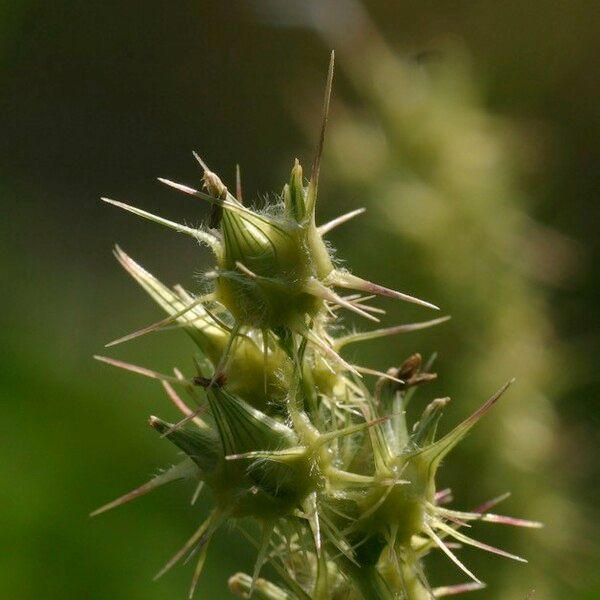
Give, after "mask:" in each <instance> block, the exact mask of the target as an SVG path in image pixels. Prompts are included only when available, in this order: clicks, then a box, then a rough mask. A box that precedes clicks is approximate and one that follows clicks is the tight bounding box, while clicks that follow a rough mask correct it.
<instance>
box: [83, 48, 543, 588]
mask: <svg viewBox="0 0 600 600" xmlns="http://www.w3.org/2000/svg"><path fill="white" fill-rule="evenodd" d="M332 77H333V56H332V61H331V64H330V69H329V75H328V80H327V88H326V94H325V106H324V111H323V123H322V128H321V136H320V140H319V144H318V148H317V152H316V157H315V160H314V162H313V165H312V169H311V173H310V178H309V179H308V181H306V180H305V178H304V176H303V171H302V167H301V166H300V164H299V162H298V161H296V162H295V164H294V166H293V168H292V171H291V176H290V178H289V181H288V183H286V184H285V186H284V187H283V191H282V192H281V194H280V195H279V196H278V198H277V200H276V201H275V202H272V203H271V204H270V205H269V206H268V207H266V208H264V209H262V210H260V211H259V210H255V209H252V208H250V207H248V206H246V205H244V203H243V201H242V191H241V184H240V181H239V172H238V178H237V185H236V192H235V195H234V194H232V193H231V192H230V191H229V190H228V189H227V187H226V186H225V185H224V184H223V183H222V181H221V180H220V179H219V177H218V176H217V175H216V174H215V173H213V172H212V171H210V170H209V168H208V167H207V166H206V165H205V164H204V163H203V162H202V161H201V160H200V159H199V157H197V158H198V160H199V162H200V164H201V165H202V168H203V171H204V174H203V190H196V189H193V188H190V187H188V186H184V185H181V184H176V183H173V182H171V181H168V180H162V181H163V182H164V183H166V184H167V185H170V186H172V187H174V188H176V189H178V190H180V191H182V192H184V193H187V194H190V195H192V196H196V197H198V198H201V199H203V200H206V201H208V203H210V206H211V213H210V219H209V223H208V224H207V226H206V227H202V228H193V227H187V226H185V225H180V224H177V223H174V222H171V221H168V220H166V219H163V218H161V217H157V216H154V215H151V214H149V213H147V212H145V211H143V210H140V209H137V208H133V207H131V206H128V205H125V204H122V203H120V202H116V201H113V200H108V199H105V200H106V201H107V202H110V203H111V204H114V205H117V206H119V207H121V208H124V209H126V210H128V211H130V212H132V213H135V214H137V215H139V216H142V217H144V218H147V219H150V220H153V221H155V222H158V223H160V224H162V225H165V226H167V227H170V228H172V229H174V230H176V231H179V232H182V233H185V234H187V235H189V236H190V237H192V238H195V239H196V240H197V241H200V242H202V243H204V244H206V245H207V246H208V247H209V248H210V250H211V251H212V252H213V253H214V257H215V266H214V268H213V270H212V271H210V272H208V273H206V274H205V278H206V281H207V283H206V286H205V291H206V292H207V293H203V294H201V295H193V294H192V293H190V292H188V291H186V290H185V289H183V288H182V287H181V286H175V287H174V288H173V289H171V288H169V287H167V286H165V285H163V284H162V283H161V282H160V281H158V280H157V279H156V278H155V277H153V276H152V275H151V274H150V273H148V272H147V271H146V270H144V269H143V268H142V267H141V266H140V265H138V264H137V263H136V262H134V260H133V259H131V258H130V257H129V256H128V255H127V254H125V252H123V250H121V249H120V248H117V249H116V251H115V254H116V257H117V259H118V261H119V262H120V263H121V265H122V266H123V267H124V268H125V270H126V271H127V272H128V273H129V274H130V275H131V276H132V277H133V278H134V279H135V280H136V281H137V282H138V283H139V284H140V286H141V287H142V288H144V290H145V291H146V292H147V293H148V294H149V295H150V296H151V297H152V298H153V299H154V300H155V301H156V302H157V303H158V304H159V305H160V306H161V307H162V308H163V309H164V310H165V311H166V313H167V315H168V316H167V317H166V318H165V319H163V320H161V321H159V322H158V323H154V324H153V325H150V326H148V327H145V328H143V329H141V330H139V331H136V332H135V333H133V334H130V335H128V336H125V337H123V338H120V339H119V340H116V341H115V342H113V343H112V344H111V345H114V344H117V343H120V342H124V341H126V340H130V339H133V338H136V337H139V336H141V335H143V334H146V333H149V332H151V331H155V330H158V329H161V328H164V327H173V326H178V327H181V328H182V329H184V330H185V332H186V333H187V334H188V335H189V336H190V337H191V338H192V339H193V341H194V342H195V344H196V345H197V349H198V353H197V356H195V357H194V360H195V364H196V372H195V373H194V374H193V375H185V374H183V373H182V372H181V371H179V370H178V369H175V370H174V372H173V374H162V373H158V372H156V371H153V370H150V369H148V368H145V367H140V366H136V365H131V364H128V363H124V362H122V361H118V360H115V359H112V358H106V357H97V358H99V359H100V360H102V361H104V362H107V363H109V364H112V365H115V366H117V367H121V368H125V369H128V370H130V371H133V372H136V373H139V374H142V375H145V376H148V377H151V378H154V379H157V380H159V381H160V383H161V384H162V386H163V387H164V390H165V392H166V394H167V396H168V397H169V399H170V400H171V401H172V402H173V403H174V404H175V405H176V406H177V408H178V409H179V410H180V411H181V413H182V415H183V417H182V419H181V420H180V421H179V422H176V423H168V422H165V421H163V420H161V419H159V418H157V417H151V418H150V425H151V426H152V427H153V428H154V429H155V430H156V431H157V432H159V434H160V435H161V436H162V437H164V438H166V439H167V440H169V441H170V442H172V443H173V444H175V445H176V446H177V447H178V448H179V450H181V451H182V453H183V459H182V461H181V462H180V463H178V464H176V465H174V466H172V467H171V468H169V469H167V470H165V471H163V472H161V473H160V474H159V475H158V476H156V477H155V478H154V479H152V480H151V481H149V482H148V483H146V484H144V485H142V486H141V487H139V488H137V489H135V490H133V491H132V492H130V493H128V494H126V495H125V496H123V497H121V498H119V499H117V500H115V501H114V502H111V503H110V504H107V505H106V506H104V507H102V508H100V509H99V510H97V511H96V512H95V513H94V514H98V513H101V512H104V511H106V510H108V509H110V508H113V507H115V506H118V505H121V504H123V503H125V502H127V501H129V500H132V499H134V498H137V497H139V496H141V495H143V494H145V493H146V492H149V491H151V490H153V489H155V488H157V487H159V486H162V485H164V484H166V483H169V482H171V481H176V480H180V479H188V480H192V481H193V482H194V483H195V491H194V498H193V499H194V500H195V499H196V498H197V496H198V494H199V493H200V491H201V489H202V488H203V486H204V487H206V488H207V489H209V490H210V493H211V498H212V502H213V505H214V507H213V509H212V511H211V512H210V514H208V515H205V517H204V518H203V520H202V523H201V524H200V525H199V527H198V528H197V529H196V531H195V532H194V534H193V535H192V536H191V537H190V539H189V540H188V541H187V542H186V543H185V544H184V545H183V547H182V548H181V549H180V550H179V551H178V552H177V553H176V554H175V555H174V556H173V557H172V558H171V560H169V561H168V563H167V564H166V565H165V567H164V568H163V569H162V570H161V571H160V573H159V574H158V575H157V577H158V576H160V575H162V574H163V573H164V572H166V571H167V570H168V569H169V568H170V567H172V566H173V565H174V564H175V563H177V562H178V561H179V560H182V559H184V558H186V557H189V556H193V557H194V559H195V560H196V567H195V570H194V574H193V578H192V586H191V589H190V597H191V596H192V595H193V593H194V591H195V589H196V587H197V583H198V580H199V577H200V574H201V572H202V569H203V566H204V563H205V559H206V556H207V552H208V548H209V544H210V541H211V539H212V538H213V536H214V534H215V532H216V531H217V530H218V529H219V528H220V527H221V526H222V525H223V524H225V523H226V522H227V523H233V524H234V525H235V526H236V527H238V528H239V530H240V531H241V532H242V534H243V535H244V536H245V537H246V538H247V540H248V542H249V543H250V544H252V545H254V546H255V547H256V549H257V555H256V564H255V568H254V572H253V573H252V574H251V575H247V574H244V573H237V574H235V575H233V576H232V577H231V578H230V581H229V587H230V590H231V591H232V592H234V593H235V594H237V595H239V596H240V597H242V598H249V597H254V598H258V599H264V600H307V599H310V598H314V599H322V600H324V599H329V598H344V599H354V598H356V599H364V600H372V599H392V598H404V599H407V600H415V599H419V600H420V599H426V598H438V597H442V596H445V595H451V594H452V595H453V594H457V593H460V592H463V591H464V592H467V591H470V590H476V589H480V588H482V587H483V586H484V584H483V583H482V582H481V581H480V580H479V579H478V578H477V577H476V576H475V575H474V574H473V573H472V572H471V571H469V569H468V568H467V567H466V566H465V565H464V564H463V563H462V562H461V560H460V559H459V558H458V557H457V554H456V551H455V550H456V548H457V547H458V546H459V545H465V544H466V545H471V546H476V547H478V548H481V549H483V550H486V551H489V552H494V553H496V554H500V555H502V556H505V557H509V558H513V559H516V560H523V559H521V558H519V557H517V556H514V555H512V554H509V553H507V552H505V551H503V550H500V549H498V548H495V547H492V546H489V545H487V544H484V543H482V542H480V541H477V540H475V539H473V538H472V537H470V536H467V535H466V534H465V533H464V530H465V528H467V527H469V526H470V523H471V522H472V521H490V522H496V523H502V524H508V525H516V526H524V527H537V526H539V523H536V522H532V521H524V520H521V519H515V518H512V517H506V516H501V515H498V514H494V513H492V512H490V511H491V510H492V508H493V506H495V504H497V503H498V502H499V501H500V500H502V498H503V497H499V498H496V499H494V500H491V501H489V502H487V503H485V504H483V505H481V506H479V507H477V508H475V509H473V510H471V511H457V510H452V509H450V508H448V506H447V505H448V503H450V502H451V500H452V494H451V491H450V490H449V489H445V490H436V485H435V475H436V471H437V469H438V467H439V465H440V463H441V461H442V459H443V458H444V457H445V456H446V455H447V454H448V453H449V452H450V450H452V448H453V447H454V446H455V445H456V444H457V443H458V442H459V441H460V440H461V439H462V438H463V437H464V436H465V434H466V433H467V432H468V431H469V430H470V429H471V427H472V426H473V425H474V424H475V423H476V422H477V421H478V420H479V419H480V418H481V417H482V416H483V415H484V414H485V413H486V412H487V411H488V410H489V409H490V408H491V407H492V406H493V404H494V403H495V402H496V401H497V400H498V398H499V397H500V396H501V394H502V393H503V392H504V390H505V389H506V387H508V384H506V385H505V386H504V387H502V388H501V389H500V390H499V391H498V392H497V393H496V394H494V395H493V396H492V397H491V398H490V399H489V400H488V401H487V402H485V403H484V404H483V405H482V406H481V408H480V409H479V410H477V411H476V412H475V413H474V414H473V415H471V417H469V418H468V419H466V420H465V421H463V422H462V423H461V424H460V425H458V426H457V427H456V428H454V429H453V430H452V431H450V433H448V434H446V435H444V436H443V437H440V438H439V439H436V428H437V424H438V421H439V419H440V417H441V414H442V411H443V410H444V407H445V406H446V404H447V403H448V398H438V399H435V400H433V401H432V402H430V403H429V404H428V405H427V406H426V407H425V408H424V410H423V411H422V414H421V415H420V417H419V418H418V419H417V421H416V422H415V423H414V424H412V425H411V426H409V425H408V424H407V422H406V409H407V406H408V404H409V402H411V399H412V397H413V395H414V393H415V391H416V389H417V387H418V386H419V385H421V384H423V383H426V382H427V381H429V380H431V379H433V378H435V375H434V374H433V373H430V372H429V371H430V368H431V364H430V362H431V361H430V362H429V363H427V364H423V363H422V360H421V357H420V355H419V354H415V355H413V356H411V357H409V358H408V359H407V360H406V361H405V362H404V363H403V364H402V365H400V366H398V367H392V368H390V369H388V370H387V371H385V370H382V371H376V370H373V369H369V368H366V367H362V366H360V365H356V364H351V363H350V362H348V360H347V359H345V358H344V357H343V350H344V348H345V347H346V346H348V345H350V344H353V343H357V342H360V341H363V340H369V339H373V338H377V337H383V336H393V335H396V334H399V333H402V332H406V331H413V330H416V329H421V328H425V327H429V326H432V325H436V324H438V323H441V322H443V321H445V320H446V319H445V318H443V317H442V318H438V319H434V320H430V321H423V322H420V323H411V324H406V325H399V326H395V327H388V328H381V329H375V330H372V331H367V332H345V333H340V332H343V329H342V328H341V326H340V324H339V313H340V312H341V311H343V310H348V311H352V312H354V313H357V314H358V315H360V316H362V317H364V318H366V319H369V320H372V321H376V322H377V321H379V318H378V316H377V315H379V314H381V313H382V312H383V311H382V310H381V309H380V308H377V307H375V306H372V305H371V304H370V303H369V301H370V300H372V299H373V298H374V297H375V296H388V297H391V298H397V299H399V300H404V301H409V302H413V303H417V304H420V305H422V306H424V307H426V308H430V309H436V308H437V307H435V306H434V305H432V304H429V303H427V302H424V301H421V300H418V299H416V298H414V297H411V296H408V295H406V294H403V293H400V292H397V291H394V290H391V289H388V288H385V287H382V286H380V285H377V284H374V283H371V282H369V281H367V280H365V279H362V278H360V277H358V276H356V275H354V274H351V273H350V271H349V270H347V269H341V268H339V267H337V266H336V264H335V261H333V260H332V253H331V250H330V248H329V246H328V245H327V244H326V243H325V242H324V240H323V236H325V235H326V234H327V233H328V232H329V231H331V230H332V229H333V228H334V227H336V226H338V225H340V224H342V223H344V222H345V221H347V220H348V219H350V218H352V217H354V216H356V215H358V214H359V213H360V212H362V211H360V210H357V211H353V212H351V213H348V214H346V215H343V216H341V217H338V218H337V219H334V220H333V221H331V222H329V223H326V224H324V225H320V226H319V225H317V224H316V222H315V207H316V200H317V189H318V180H319V166H320V157H321V152H322V148H323V139H324V133H325V125H326V122H327V113H328V105H329V97H330V91H331V82H332ZM344 290H349V291H346V292H345V291H344ZM387 366H388V365H386V368H387ZM365 376H366V377H365ZM372 376H375V378H376V379H375V383H374V385H372V386H371V385H369V386H368V385H367V382H366V379H367V378H371V379H372ZM434 550H437V551H441V552H443V553H445V554H446V555H447V556H448V558H449V559H450V560H452V561H453V562H454V563H455V564H456V565H457V567H458V568H459V569H461V570H462V571H463V572H464V573H465V575H466V576H467V577H468V578H469V580H468V582H465V583H459V584H455V585H447V586H443V587H432V584H430V582H429V581H428V577H427V574H426V571H427V569H426V565H425V564H424V559H425V557H426V556H427V555H428V554H429V553H430V552H432V551H434ZM267 563H268V564H269V565H270V570H271V572H272V573H274V574H276V576H277V582H271V581H267V580H266V579H264V578H262V577H260V573H261V569H262V567H263V566H264V565H265V564H267ZM432 579H435V577H432Z"/></svg>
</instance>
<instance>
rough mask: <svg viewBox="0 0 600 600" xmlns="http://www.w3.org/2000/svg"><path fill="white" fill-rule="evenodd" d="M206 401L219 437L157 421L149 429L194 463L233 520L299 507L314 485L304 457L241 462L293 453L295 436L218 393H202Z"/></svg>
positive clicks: (315, 480)
mask: <svg viewBox="0 0 600 600" xmlns="http://www.w3.org/2000/svg"><path fill="white" fill-rule="evenodd" d="M207 398H208V403H209V406H210V409H211V413H212V415H213V418H214V422H215V425H216V429H217V431H218V436H217V435H216V434H214V433H213V434H210V433H209V434H207V433H205V432H202V433H198V431H197V430H194V429H191V428H188V427H178V428H171V427H170V426H169V425H168V424H166V423H164V422H162V421H160V420H158V419H154V420H153V422H152V425H153V427H155V429H157V430H158V431H159V432H161V433H163V434H165V435H166V437H167V438H168V439H169V440H170V441H171V442H172V443H174V444H175V445H176V446H178V447H179V448H180V449H181V450H183V451H184V452H185V453H186V454H187V455H188V456H189V457H190V458H191V459H192V460H194V462H196V464H197V465H198V466H199V467H200V470H201V472H202V478H203V479H204V480H205V481H206V483H207V484H208V486H209V487H210V488H211V489H212V491H213V493H214V496H215V499H216V501H217V504H218V506H219V507H220V508H221V509H223V510H226V511H227V512H228V513H230V514H231V515H232V516H234V517H243V516H247V515H251V516H255V517H264V518H273V517H277V516H281V515H285V514H289V513H290V512H291V511H293V510H294V509H296V508H297V507H298V506H300V505H301V504H302V501H303V500H304V498H306V496H307V495H308V494H309V493H310V492H311V491H313V490H314V489H315V487H316V486H317V484H318V476H317V474H316V472H315V470H314V469H313V468H312V464H311V460H310V458H309V457H308V456H307V455H306V454H305V453H303V452H293V451H292V452H291V453H290V454H288V455H286V456H285V457H282V459H281V460H271V459H269V460H266V459H264V458H261V457H259V458H254V457H252V456H249V457H247V458H246V457H244V456H243V455H245V454H248V453H252V452H258V453H260V452H262V451H265V452H269V451H271V452H273V451H282V450H285V449H293V448H294V447H296V446H297V436H296V434H295V433H294V431H293V430H292V429H290V428H289V427H287V426H286V425H284V424H282V423H280V422H279V421H277V420H275V419H272V418H271V417H269V416H268V415H266V414H264V413H262V412H261V411H258V410H256V409H255V408H253V407H251V406H250V405H249V404H247V403H246V402H244V401H243V400H241V399H239V398H236V397H235V396H233V395H232V394H230V393H229V392H227V391H225V390H223V389H219V388H212V389H209V390H207ZM240 455H242V456H240ZM231 459H233V460H231Z"/></svg>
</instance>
